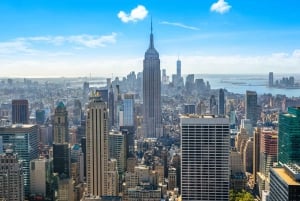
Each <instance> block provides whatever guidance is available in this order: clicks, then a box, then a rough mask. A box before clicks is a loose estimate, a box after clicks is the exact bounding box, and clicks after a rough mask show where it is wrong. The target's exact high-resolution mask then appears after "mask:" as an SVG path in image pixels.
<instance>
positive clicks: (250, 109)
mask: <svg viewBox="0 0 300 201" xmlns="http://www.w3.org/2000/svg"><path fill="white" fill-rule="evenodd" d="M245 113H246V119H250V121H251V123H252V126H256V123H257V119H258V107H257V93H256V92H255V91H246V97H245Z"/></svg>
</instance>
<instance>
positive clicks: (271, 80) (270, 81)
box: [269, 72, 274, 87]
mask: <svg viewBox="0 0 300 201" xmlns="http://www.w3.org/2000/svg"><path fill="white" fill-rule="evenodd" d="M273 84H274V77H273V72H269V87H273Z"/></svg>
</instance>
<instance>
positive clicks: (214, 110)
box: [209, 95, 218, 115]
mask: <svg viewBox="0 0 300 201" xmlns="http://www.w3.org/2000/svg"><path fill="white" fill-rule="evenodd" d="M209 112H210V114H214V115H217V114H218V105H217V100H216V98H215V96H214V95H211V96H210V99H209Z"/></svg>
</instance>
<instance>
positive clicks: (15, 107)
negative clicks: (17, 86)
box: [12, 100, 29, 124]
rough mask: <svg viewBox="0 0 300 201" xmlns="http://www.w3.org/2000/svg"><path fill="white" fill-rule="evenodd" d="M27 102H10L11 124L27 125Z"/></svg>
mask: <svg viewBox="0 0 300 201" xmlns="http://www.w3.org/2000/svg"><path fill="white" fill-rule="evenodd" d="M28 107H29V106H28V100H12V123H13V124H28V123H29V108H28Z"/></svg>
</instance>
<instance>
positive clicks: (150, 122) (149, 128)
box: [143, 22, 162, 137]
mask: <svg viewBox="0 0 300 201" xmlns="http://www.w3.org/2000/svg"><path fill="white" fill-rule="evenodd" d="M143 66H144V68H143V101H144V102H143V108H144V109H143V111H144V114H143V115H144V116H143V117H144V135H145V137H159V136H160V134H161V130H162V125H161V76H160V60H159V54H158V52H157V51H156V49H155V48H154V41H153V33H152V22H151V34H150V44H149V48H148V50H147V51H146V53H145V59H144V65H143Z"/></svg>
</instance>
